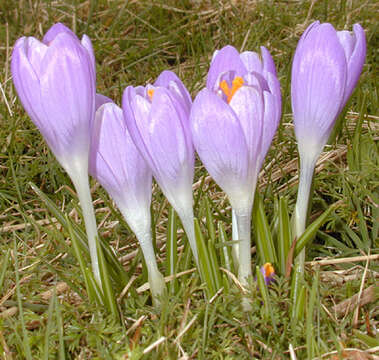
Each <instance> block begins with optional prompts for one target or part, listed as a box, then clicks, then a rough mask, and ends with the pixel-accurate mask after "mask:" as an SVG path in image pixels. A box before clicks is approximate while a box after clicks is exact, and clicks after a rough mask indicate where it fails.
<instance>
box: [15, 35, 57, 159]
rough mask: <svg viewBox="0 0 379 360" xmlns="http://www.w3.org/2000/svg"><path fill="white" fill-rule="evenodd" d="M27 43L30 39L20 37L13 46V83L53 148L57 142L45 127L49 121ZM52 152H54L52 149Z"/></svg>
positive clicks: (25, 107) (48, 128)
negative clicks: (30, 60) (28, 56)
mask: <svg viewBox="0 0 379 360" xmlns="http://www.w3.org/2000/svg"><path fill="white" fill-rule="evenodd" d="M29 42H30V38H26V37H22V38H20V39H19V40H17V42H16V44H15V46H14V49H13V53H12V62H11V70H12V75H13V83H14V85H15V88H16V90H17V94H18V96H19V98H20V101H21V103H22V105H23V107H24V109H25V110H26V112H27V113H28V114H29V116H30V118H31V119H32V121H33V123H34V124H35V125H36V126H37V127H38V129H39V130H40V132H41V133H42V135H43V136H44V138H45V139H46V141H47V143H48V145H49V146H50V147H53V146H54V144H55V143H56V142H57V139H56V134H55V132H54V131H53V129H52V128H51V127H50V126H47V123H48V121H49V119H48V118H47V117H46V114H45V111H44V109H43V107H42V101H41V93H40V90H39V87H40V85H39V79H38V77H37V73H36V72H35V70H34V68H33V66H32V65H31V63H30V62H29V59H28V58H27V55H26V54H27V51H29V49H28V43H29ZM33 42H34V40H33ZM32 57H33V56H32ZM52 150H53V152H54V150H55V149H54V147H53V149H52Z"/></svg>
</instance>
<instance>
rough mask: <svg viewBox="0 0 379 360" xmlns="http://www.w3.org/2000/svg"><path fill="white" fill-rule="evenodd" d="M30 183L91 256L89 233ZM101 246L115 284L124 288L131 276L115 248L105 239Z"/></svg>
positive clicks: (58, 219)
mask: <svg viewBox="0 0 379 360" xmlns="http://www.w3.org/2000/svg"><path fill="white" fill-rule="evenodd" d="M29 185H30V186H31V188H32V189H33V191H34V192H35V193H36V194H37V195H38V196H39V198H40V199H41V200H42V201H43V202H44V204H45V205H46V207H47V208H48V210H49V211H50V212H51V213H52V214H53V216H54V217H55V218H56V219H57V221H58V222H59V223H60V224H61V225H62V226H63V228H64V229H65V230H66V231H67V232H69V226H71V228H72V232H73V234H75V236H76V239H77V240H78V246H79V247H80V249H81V251H84V252H85V254H86V255H87V256H89V249H88V245H87V235H86V233H85V232H84V231H83V230H82V229H81V227H80V226H79V225H78V224H75V223H74V222H72V221H71V220H70V219H69V218H68V217H67V216H66V215H65V214H64V213H63V212H62V211H61V210H60V209H59V208H58V207H57V206H56V205H55V204H54V202H52V201H51V200H50V199H49V198H48V197H47V196H46V195H45V194H44V193H43V192H42V191H41V190H40V189H39V188H38V187H37V186H36V185H35V184H33V183H32V182H29ZM79 211H80V209H79ZM99 241H100V243H101V246H102V248H103V251H104V255H105V257H106V259H107V262H109V263H110V264H111V266H110V274H111V276H112V279H113V280H114V282H115V284H116V285H118V287H119V288H120V289H122V288H124V287H125V286H126V284H127V283H128V281H129V277H128V275H127V273H126V271H125V269H124V267H123V266H122V264H120V262H119V261H118V259H117V257H116V255H115V254H114V252H113V250H112V249H111V248H110V246H109V244H108V243H107V242H106V241H104V240H103V239H101V238H100V239H99Z"/></svg>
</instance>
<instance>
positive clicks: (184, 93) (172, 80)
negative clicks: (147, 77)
mask: <svg viewBox="0 0 379 360" xmlns="http://www.w3.org/2000/svg"><path fill="white" fill-rule="evenodd" d="M154 86H160V87H165V88H166V89H170V90H171V93H172V94H174V95H175V96H177V100H178V101H179V102H180V103H182V104H183V105H184V107H185V111H187V112H188V114H187V116H188V115H189V112H190V110H191V105H192V99H191V95H190V94H189V92H188V90H187V89H186V87H185V86H184V85H183V83H182V81H181V80H180V79H179V78H178V76H177V75H176V74H175V73H173V72H172V71H168V70H165V71H162V72H161V74H160V75H159V76H158V78H157V80H156V81H155V83H154Z"/></svg>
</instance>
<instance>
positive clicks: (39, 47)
mask: <svg viewBox="0 0 379 360" xmlns="http://www.w3.org/2000/svg"><path fill="white" fill-rule="evenodd" d="M47 49H48V46H46V45H45V44H44V43H42V42H41V41H39V40H37V39H35V38H34V37H28V38H25V41H24V51H25V55H26V57H27V58H28V60H29V62H30V65H31V66H32V67H33V70H34V71H35V73H36V75H37V76H40V74H41V63H42V59H43V58H44V56H45V54H46V51H47Z"/></svg>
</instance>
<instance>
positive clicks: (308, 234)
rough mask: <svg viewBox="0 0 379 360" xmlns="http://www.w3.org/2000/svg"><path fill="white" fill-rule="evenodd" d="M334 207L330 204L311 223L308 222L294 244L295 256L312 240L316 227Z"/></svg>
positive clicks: (321, 223)
mask: <svg viewBox="0 0 379 360" xmlns="http://www.w3.org/2000/svg"><path fill="white" fill-rule="evenodd" d="M334 209H335V206H334V205H331V206H330V207H329V209H327V210H325V211H324V212H323V213H322V214H321V215H320V216H319V217H318V218H317V219H316V220H315V221H314V222H313V223H312V224H310V225H309V226H308V227H307V228H306V229H305V231H304V232H303V234H302V235H301V236H300V237H299V238H298V239H297V242H296V246H295V257H296V256H297V255H299V254H300V252H301V250H303V249H304V247H305V246H306V245H307V244H308V243H309V242H310V241H311V240H313V238H314V236H315V235H316V232H317V231H318V229H319V228H320V227H321V226H322V225H323V224H324V223H325V221H326V220H327V218H328V216H329V215H330V213H331V212H332V211H333V210H334Z"/></svg>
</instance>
